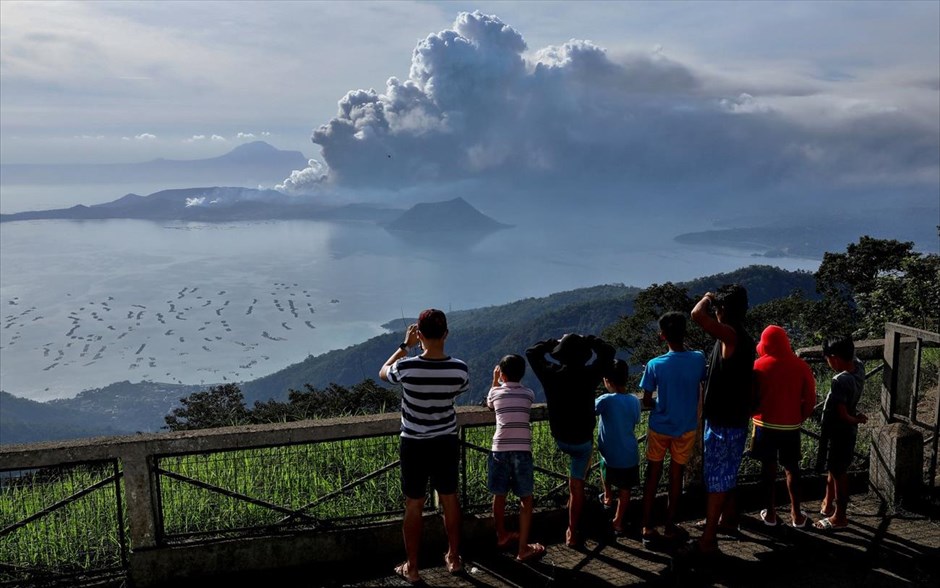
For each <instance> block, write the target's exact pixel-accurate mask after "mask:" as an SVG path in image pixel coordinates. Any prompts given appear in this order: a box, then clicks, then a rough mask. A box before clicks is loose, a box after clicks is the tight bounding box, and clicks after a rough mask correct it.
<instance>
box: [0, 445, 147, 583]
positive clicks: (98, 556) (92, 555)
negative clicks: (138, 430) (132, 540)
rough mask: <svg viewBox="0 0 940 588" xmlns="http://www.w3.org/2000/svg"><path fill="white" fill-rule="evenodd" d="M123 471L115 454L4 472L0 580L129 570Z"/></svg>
mask: <svg viewBox="0 0 940 588" xmlns="http://www.w3.org/2000/svg"><path fill="white" fill-rule="evenodd" d="M121 477H122V473H121V469H120V465H119V463H118V461H117V460H113V459H112V460H103V461H98V462H87V463H75V464H65V465H61V466H57V467H52V468H41V469H28V470H22V469H20V470H6V469H5V470H2V471H0V585H3V586H7V585H11V586H12V585H25V584H39V583H44V582H50V581H53V580H60V581H66V580H71V581H73V582H77V581H78V579H79V578H84V579H85V580H88V579H89V578H91V577H98V578H100V577H109V576H114V575H121V574H123V573H124V570H125V569H126V568H127V559H128V542H127V537H126V533H125V527H126V525H127V520H126V518H125V516H124V497H123V488H122V485H121Z"/></svg>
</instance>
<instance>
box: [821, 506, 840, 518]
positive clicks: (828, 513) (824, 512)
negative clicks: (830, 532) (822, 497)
mask: <svg viewBox="0 0 940 588" xmlns="http://www.w3.org/2000/svg"><path fill="white" fill-rule="evenodd" d="M819 514H820V515H821V516H824V517H826V518H827V519H828V518H829V517H831V516H832V515H834V514H836V509H832V510H830V511H829V512H826V510H825V509H823V508H820V509H819Z"/></svg>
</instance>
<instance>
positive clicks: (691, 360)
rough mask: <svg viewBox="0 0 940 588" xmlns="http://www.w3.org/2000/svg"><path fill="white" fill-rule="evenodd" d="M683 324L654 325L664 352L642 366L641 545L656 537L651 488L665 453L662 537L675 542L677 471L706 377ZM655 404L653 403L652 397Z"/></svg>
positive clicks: (680, 318)
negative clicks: (645, 411) (645, 423)
mask: <svg viewBox="0 0 940 588" xmlns="http://www.w3.org/2000/svg"><path fill="white" fill-rule="evenodd" d="M686 325H687V321H686V318H685V314H683V313H681V312H667V313H666V314H664V315H663V316H662V317H660V319H659V336H660V337H661V338H662V339H663V340H664V341H665V342H666V345H667V347H668V348H669V351H668V352H667V353H665V354H663V355H660V356H658V357H654V358H653V359H651V360H650V361H649V363H647V364H646V369H645V370H644V371H643V378H642V379H641V380H640V388H642V389H643V406H644V407H646V408H650V409H652V412H651V413H650V417H649V431H648V432H647V434H646V459H647V462H648V465H647V469H646V487H645V488H644V491H643V529H642V537H643V542H644V543H647V542H649V541H650V540H653V539H655V538H656V537H658V536H659V533H658V531H657V530H656V527H654V526H652V524H651V522H652V517H653V502H654V501H655V499H656V487H657V486H658V485H659V478H660V477H661V476H662V473H663V460H664V459H665V457H666V451H667V450H668V451H669V459H670V464H669V504H668V507H667V509H666V525H665V536H666V538H667V539H677V538H681V535H682V531H681V529H680V528H679V527H677V526H676V524H675V520H676V513H677V511H678V506H679V495H680V494H681V492H682V470H683V468H684V467H685V464H686V462H688V460H689V456H690V455H691V454H692V448H693V447H694V446H695V432H696V430H697V429H698V420H699V418H698V417H699V403H700V400H701V384H702V381H703V380H704V379H705V376H706V373H707V372H706V368H705V364H706V361H705V354H704V353H702V352H701V351H688V350H686V348H685V332H686ZM654 391H655V392H656V399H655V400H653V392H654Z"/></svg>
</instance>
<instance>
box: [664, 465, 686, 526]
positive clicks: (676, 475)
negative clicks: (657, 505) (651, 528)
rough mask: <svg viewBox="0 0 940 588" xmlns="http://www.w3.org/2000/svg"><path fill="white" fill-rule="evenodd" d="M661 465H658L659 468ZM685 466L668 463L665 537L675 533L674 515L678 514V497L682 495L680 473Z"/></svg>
mask: <svg viewBox="0 0 940 588" xmlns="http://www.w3.org/2000/svg"><path fill="white" fill-rule="evenodd" d="M661 465H662V464H660V466H661ZM684 469H685V465H684V464H681V463H676V462H675V461H671V462H669V504H668V505H667V506H666V535H667V536H669V535H673V534H675V531H676V515H677V513H678V512H679V497H680V496H681V495H682V473H683V470H684Z"/></svg>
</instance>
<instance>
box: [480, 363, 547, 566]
mask: <svg viewBox="0 0 940 588" xmlns="http://www.w3.org/2000/svg"><path fill="white" fill-rule="evenodd" d="M523 375H525V359H523V358H522V356H521V355H507V356H505V357H503V358H502V359H501V360H499V364H498V365H497V366H496V367H495V368H493V385H492V387H491V388H490V392H489V394H488V395H487V397H486V405H487V406H488V407H490V408H491V409H493V410H494V411H496V434H495V435H493V447H492V452H491V453H490V455H489V459H488V463H487V465H488V477H487V487H488V488H489V491H490V492H491V493H492V494H493V522H494V523H495V525H496V543H497V545H498V546H499V547H500V548H502V549H505V548H507V547H509V545H510V544H511V543H512V542H513V541H514V540H518V542H519V547H518V552H517V555H516V559H517V560H519V561H528V560H531V559H535V558H538V557H541V556H542V555H544V554H545V547H544V546H543V545H541V544H540V543H529V542H528V541H529V530H530V528H531V526H532V491H533V489H534V486H535V479H534V477H535V476H534V470H533V465H532V429H531V427H530V425H529V412H530V410H531V408H532V402H533V401H534V400H535V393H533V392H532V390H530V389H528V388H526V387H525V386H523V385H522V384H520V381H521V380H522V376H523ZM510 489H511V490H512V492H513V494H515V495H516V496H517V497H518V498H519V503H520V509H519V532H518V533H510V532H508V531H506V523H505V520H506V493H507V492H509V490H510Z"/></svg>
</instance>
